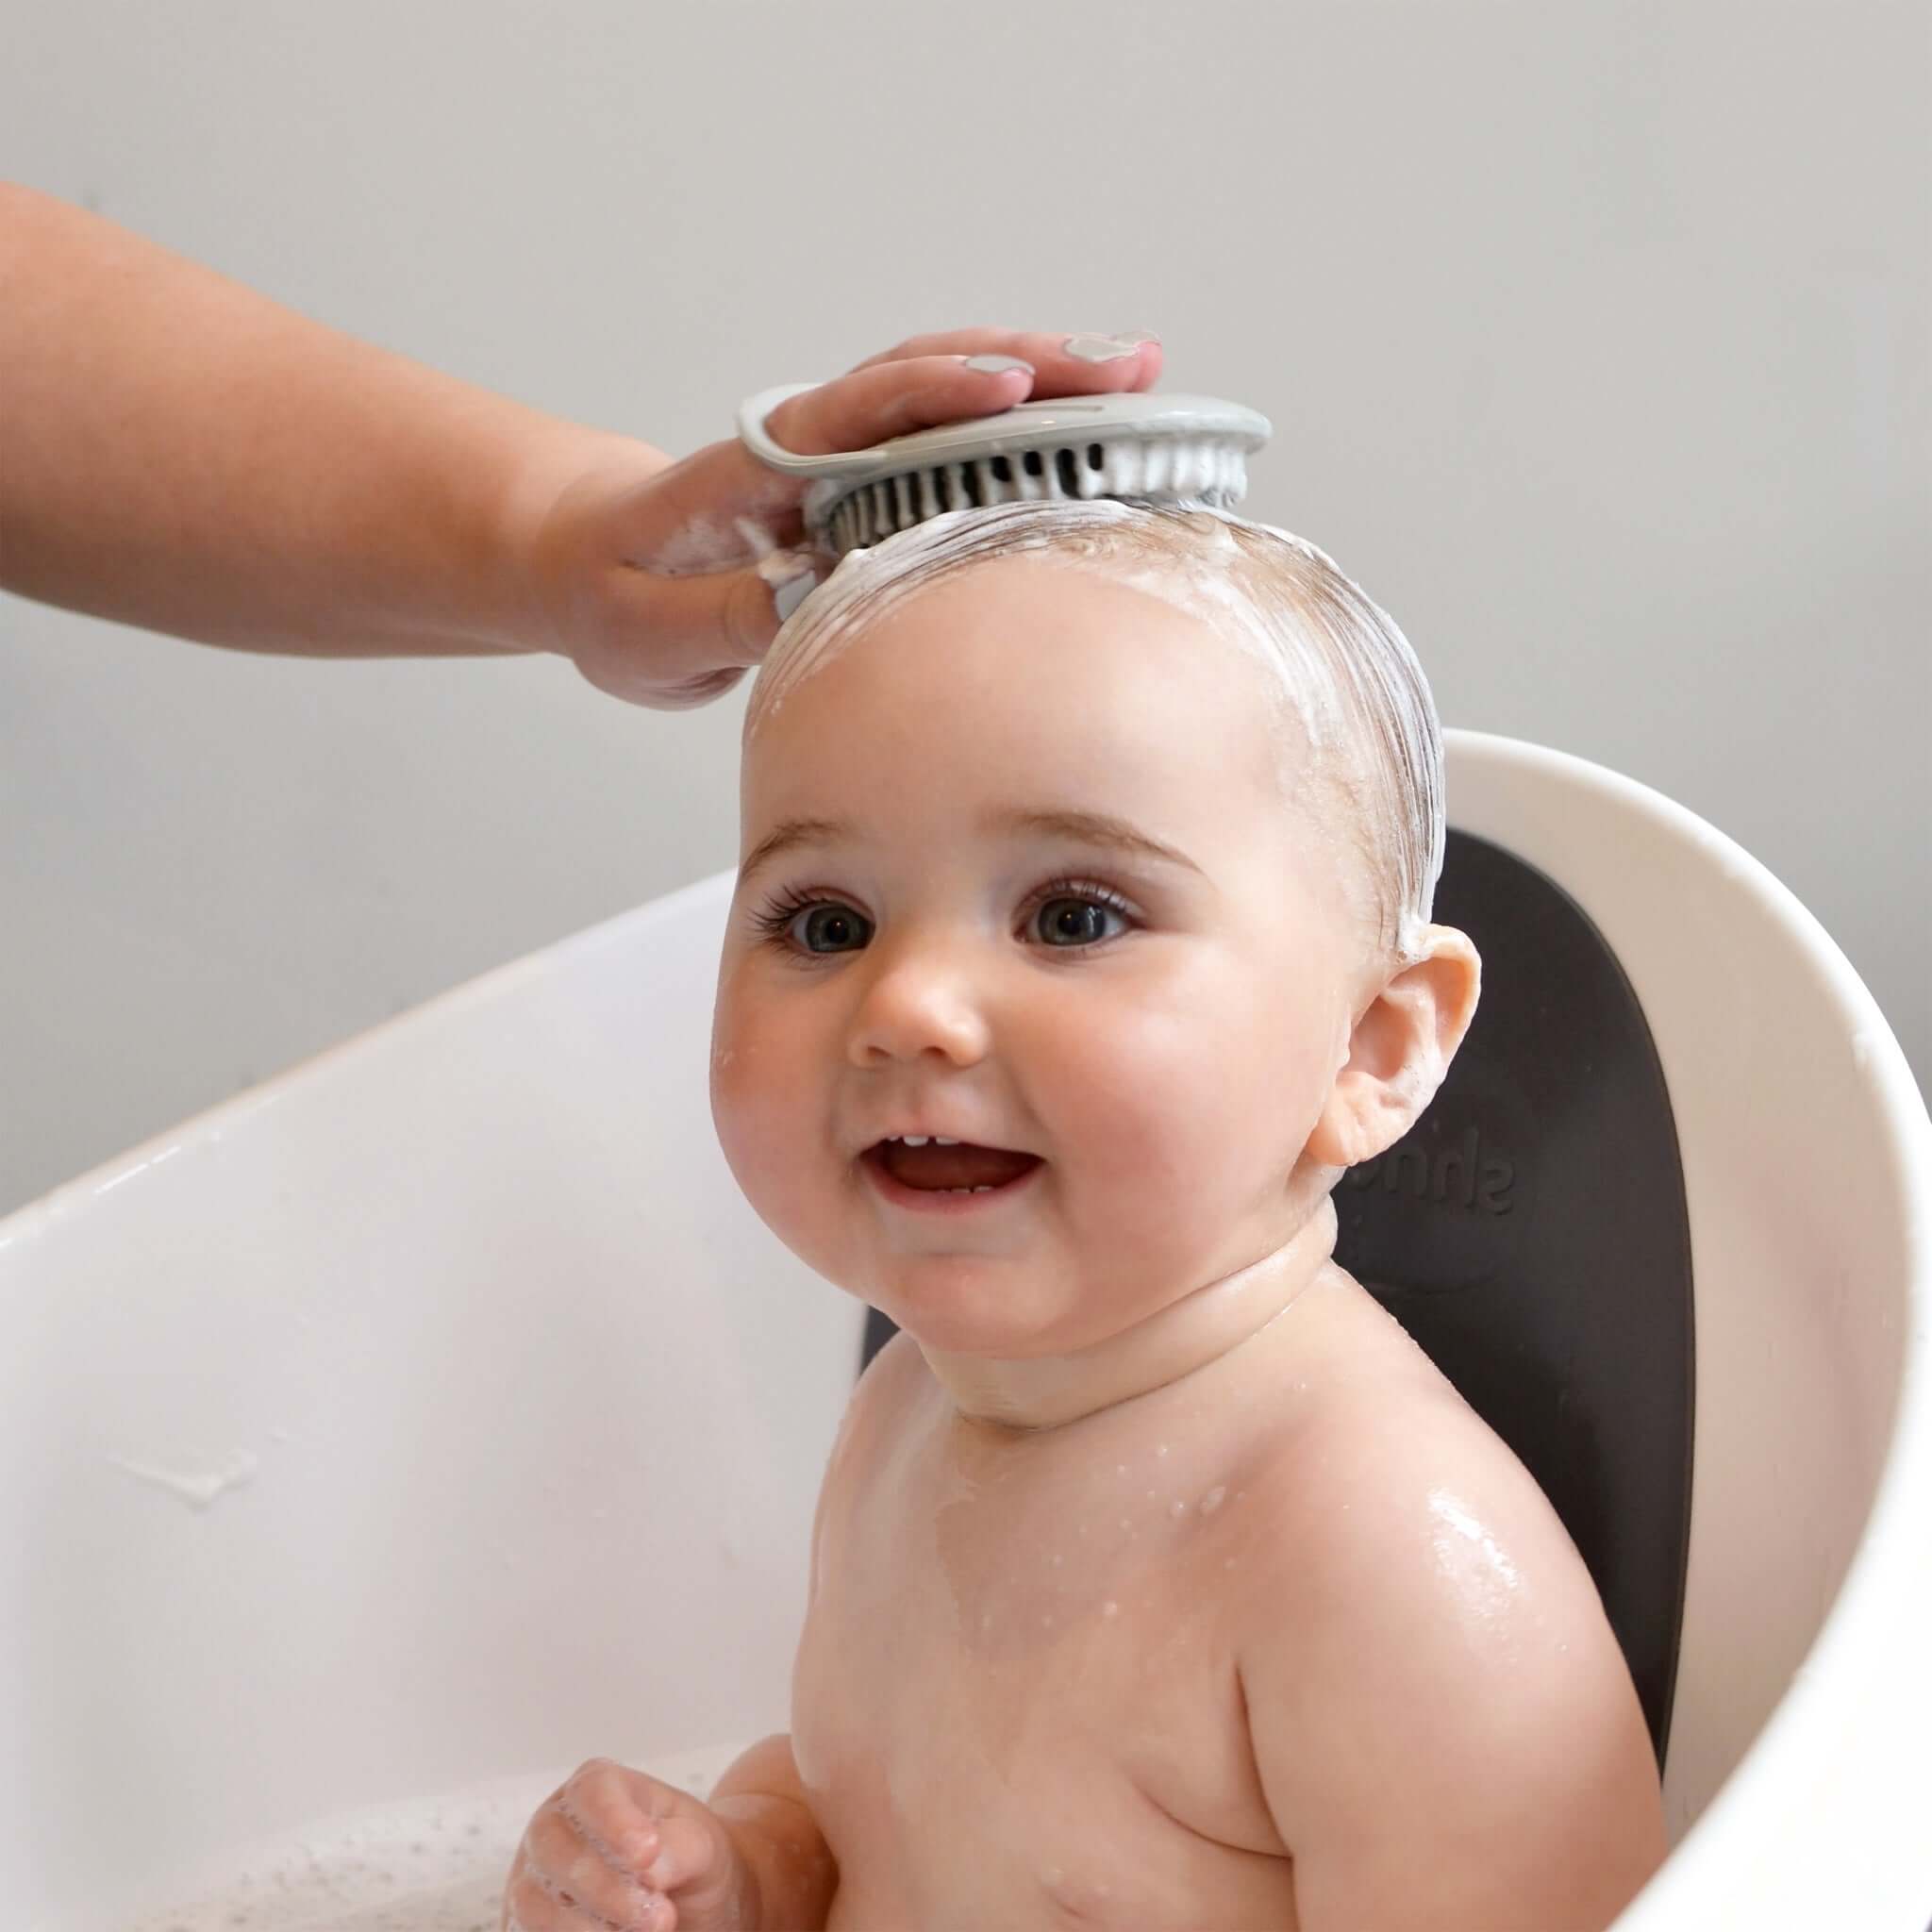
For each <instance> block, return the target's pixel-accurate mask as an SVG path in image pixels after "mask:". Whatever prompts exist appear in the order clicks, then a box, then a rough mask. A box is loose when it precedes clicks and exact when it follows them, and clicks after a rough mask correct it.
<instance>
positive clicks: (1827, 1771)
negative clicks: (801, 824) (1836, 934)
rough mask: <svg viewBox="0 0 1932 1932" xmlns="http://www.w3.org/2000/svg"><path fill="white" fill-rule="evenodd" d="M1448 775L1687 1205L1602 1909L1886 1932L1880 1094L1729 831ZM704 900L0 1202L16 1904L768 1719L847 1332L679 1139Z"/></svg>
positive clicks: (1529, 761)
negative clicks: (1626, 1054) (1652, 1612)
mask: <svg viewBox="0 0 1932 1932" xmlns="http://www.w3.org/2000/svg"><path fill="white" fill-rule="evenodd" d="M1450 756H1451V769H1450V803H1451V810H1452V817H1453V819H1454V822H1455V823H1456V824H1458V825H1459V826H1461V827H1463V828H1464V829H1466V830H1469V831H1472V832H1474V833H1477V834H1479V835H1481V836H1484V837H1487V838H1491V839H1493V840H1495V841H1497V842H1498V843H1501V844H1503V845H1505V846H1507V847H1508V848H1509V849H1510V850H1512V851H1514V852H1516V853H1517V854H1519V855H1520V856H1521V857H1523V858H1526V859H1528V860H1529V861H1530V862H1531V863H1532V864H1535V865H1538V866H1540V867H1541V868H1542V869H1543V870H1544V871H1546V872H1548V873H1549V874H1551V875H1552V876H1554V877H1555V878H1556V879H1557V880H1558V881H1559V882H1560V883H1561V884H1563V885H1564V886H1565V887H1567V888H1568V890H1569V891H1571V892H1572V893H1573V894H1574V896H1575V897H1576V899H1577V900H1578V901H1579V903H1580V904H1581V905H1582V906H1583V908H1584V909H1585V910H1586V911H1587V912H1588V913H1590V915H1591V917H1592V918H1593V919H1594V920H1595V921H1596V923H1597V924H1598V925H1599V926H1600V928H1601V929H1602V930H1603V932H1604V933H1605V935H1606V937H1607V940H1608V941H1609V942H1610V944H1611V946H1612V947H1613V948H1614V949H1615V950H1616V952H1617V953H1618V955H1619V957H1620V958H1622V960H1623V962H1624V968H1625V970H1626V972H1627V973H1628V974H1629V975H1630V978H1631V980H1632V982H1633V984H1634V986H1635V988H1636V990H1637V992H1638V994H1639V997H1640V999H1641V1001H1642V1003H1643V1005H1644V1008H1645V1011H1646V1013H1647V1015H1648V1017H1649V1020H1650V1023H1651V1025H1652V1028H1653V1031H1654V1033H1655V1036H1656V1039H1657V1048H1658V1052H1659V1055H1660V1057H1661V1058H1662V1061H1663V1066H1664V1072H1665V1075H1666V1078H1667V1079H1668V1081H1669V1083H1670V1088H1671V1095H1672V1100H1673V1103H1674V1108H1675V1109H1676V1115H1677V1126H1678V1132H1679V1136H1680V1140H1681V1143H1682V1150H1683V1156H1684V1162H1685V1170H1686V1174H1687V1181H1688V1187H1689V1193H1690V1207H1691V1234H1692V1241H1693V1244H1694V1250H1695V1264H1696V1271H1697V1274H1696V1293H1697V1347H1698V1410H1697V1426H1698V1436H1697V1469H1696V1480H1695V1490H1694V1500H1693V1509H1692V1523H1691V1579H1690V1603H1689V1607H1688V1610H1687V1619H1686V1629H1685V1638H1684V1651H1683V1662H1682V1668H1681V1671H1680V1674H1679V1679H1678V1691H1677V1709H1676V1716H1675V1722H1674V1731H1673V1737H1672V1754H1671V1763H1670V1772H1669V1777H1668V1780H1667V1798H1668V1800H1669V1804H1670V1808H1671V1814H1672V1819H1673V1826H1674V1831H1676V1832H1678V1833H1680V1834H1684V1836H1683V1838H1682V1842H1681V1844H1680V1845H1679V1847H1678V1849H1677V1850H1676V1851H1675V1852H1674V1854H1673V1856H1672V1857H1671V1859H1670V1861H1669V1863H1668V1864H1667V1865H1666V1867H1665V1869H1664V1871H1663V1872H1662V1873H1661V1874H1659V1875H1658V1877H1657V1880H1656V1881H1655V1882H1654V1883H1653V1885H1652V1886H1651V1887H1650V1889H1649V1890H1647V1891H1646V1892H1645V1893H1644V1895H1643V1897H1642V1898H1641V1899H1640V1900H1639V1901H1638V1902H1637V1904H1636V1905H1635V1906H1634V1907H1632V1909H1631V1911H1630V1912H1629V1913H1628V1914H1626V1916H1625V1918H1624V1920H1623V1921H1622V1922H1620V1923H1621V1925H1622V1927H1623V1928H1624V1932H1659V1928H1663V1927H1670V1928H1672V1932H1692V1928H1695V1932H1705V1928H1709V1927H1724V1926H1733V1925H1736V1926H1740V1927H1741V1926H1749V1927H1751V1928H1752V1932H1765V1928H1774V1932H1775V1928H1790V1932H1798V1928H1801V1927H1802V1928H1804V1932H1815V1928H1818V1927H1826V1926H1828V1927H1832V1928H1839V1927H1845V1928H1857V1932H1864V1928H1872V1932H1890V1928H1897V1932H1922V1928H1923V1927H1924V1924H1925V1922H1926V1919H1927V1917H1928V1915H1932V1831H1928V1828H1927V1820H1928V1817H1932V1799H1928V1791H1927V1778H1926V1774H1925V1771H1924V1765H1925V1762H1926V1756H1927V1746H1926V1740H1927V1738H1928V1736H1932V1662H1928V1653H1927V1647H1926V1645H1925V1642H1924V1635H1923V1633H1924V1630H1925V1629H1926V1628H1927V1627H1932V1375H1928V1373H1927V1358H1928V1349H1932V1339H1928V1321H1927V1309H1928V1305H1932V1258H1928V1257H1932V1231H1928V1225H1927V1222H1928V1197H1927V1191H1928V1186H1932V1179H1928V1176H1932V1129H1928V1127H1927V1123H1926V1118H1925V1112H1924V1106H1923V1104H1922V1103H1921V1101H1920V1099H1919V1097H1918V1094H1917V1091H1916V1090H1915V1088H1914V1087H1913V1084H1912V1081H1911V1078H1910V1075H1909V1074H1908V1072H1907V1069H1906V1066H1905V1062H1904V1059H1903V1057H1902V1056H1901V1055H1900V1053H1899V1051H1898V1048H1897V1045H1896V1042H1895V1041H1893V1040H1892V1037H1891V1035H1890V1030H1889V1029H1888V1028H1887V1027H1886V1025H1885V1023H1884V1021H1883V1020H1882V1019H1881V1018H1880V1017H1879V1015H1878V1013H1877V1012H1876V1010H1875V1008H1874V1007H1873V1005H1872V1002H1871V1000H1870V997H1869V995H1867V993H1866V992H1865V990H1864V988H1863V987H1862V986H1861V985H1860V984H1859V982H1858V980H1857V977H1856V976H1855V975H1854V974H1853V973H1852V972H1851V970H1850V968H1849V966H1848V965H1847V964H1846V963H1845V961H1844V959H1843V958H1842V957H1841V956H1840V954H1839V953H1838V951H1837V949H1836V948H1835V947H1834V946H1833V945H1832V944H1831V942H1830V941H1829V940H1828V939H1827V938H1826V937H1825V936H1824V933H1823V932H1822V930H1821V929H1820V928H1819V927H1818V926H1817V924H1816V923H1815V922H1813V921H1812V920H1811V919H1810V918H1809V916H1808V915H1807V913H1806V912H1805V911H1804V910H1803V908H1801V907H1799V906H1798V905H1797V904H1796V902H1795V901H1793V900H1792V899H1791V898H1790V894H1789V893H1787V892H1786V891H1784V890H1783V888H1782V887H1780V886H1779V885H1778V884H1777V883H1776V881H1775V880H1774V879H1773V878H1772V877H1771V876H1770V875H1769V874H1766V873H1765V872H1764V871H1763V869H1762V868H1761V867H1758V866H1757V865H1756V864H1755V862H1754V861H1752V860H1751V859H1749V858H1747V857H1746V856H1745V855H1744V854H1742V853H1741V852H1740V850H1739V849H1738V848H1737V847H1736V846H1735V845H1733V844H1731V843H1730V842H1729V841H1726V840H1724V839H1723V838H1721V837H1720V836H1719V835H1718V834H1716V833H1715V832H1713V831H1712V830H1711V829H1710V828H1709V827H1708V826H1707V825H1705V824H1703V823H1702V822H1701V821H1699V820H1697V819H1695V818H1693V817H1692V816H1691V815H1690V814H1689V813H1687V812H1684V811H1682V810H1680V809H1679V808H1676V807H1674V806H1673V805H1671V804H1670V803H1669V802H1668V801H1666V800H1663V799H1661V798H1659V797H1657V794H1655V793H1653V792H1650V791H1645V790H1644V789H1643V788H1641V787H1640V786H1636V785H1633V784H1630V783H1628V782H1627V781H1625V780H1623V779H1620V778H1617V777H1616V776H1614V775H1613V774H1608V773H1606V772H1603V771H1601V770H1599V769H1597V768H1595V767H1592V766H1590V765H1586V764H1584V763H1582V762H1580V761H1579V760H1576V759H1572V758H1563V757H1560V756H1558V755H1557V754H1553V753H1549V752H1543V751H1540V750H1537V749H1535V748H1534V747H1530V746H1525V745H1520V744H1514V743H1511V742H1509V741H1504V740H1498V739H1489V738H1482V737H1478V736H1474V735H1471V734H1461V733H1452V734H1451V753H1450ZM728 891H729V879H728V877H727V876H724V875H721V876H719V877H716V878H713V879H708V880H706V881H704V882H702V883H701V884H699V885H696V886H693V887H691V888H690V889H688V890H687V891H683V892H679V893H675V894H673V895H672V896H670V897H669V898H667V899H664V900H661V901H658V902H656V903H654V904H652V905H650V906H646V907H643V908H640V909H639V910H638V911H636V912H634V913H631V914H628V915H626V916H625V917H624V918H622V919H619V920H616V921H613V922H611V923H610V924H607V925H604V926H601V927H598V928H595V929H594V930H592V931H591V932H588V933H585V934H582V935H579V936H578V937H577V938H575V939H574V940H571V941H567V942H565V943H563V944H561V945H558V946H556V947H553V948H551V949H550V950H548V951H547V952H545V953H542V954H540V955H537V956H535V957H533V958H529V959H526V960H524V961H522V962H520V963H518V964H516V965H514V966H510V967H507V968H505V969H503V970H502V971H500V972H497V973H494V974H490V975H488V976H486V977H485V978H483V979H481V980H478V981H476V982H474V983H473V984H471V985H469V986H467V987H463V988H460V989H458V991H455V992H452V993H450V994H447V995H445V996H444V997H443V998H441V999H440V1000H438V1001H435V1002H433V1003H431V1004H430V1005H429V1006H427V1007H425V1008H422V1009H420V1010H418V1011H417V1012H414V1013H411V1014H408V1015H406V1016H405V1017H403V1018H402V1019H400V1020H397V1021H395V1022H392V1023H391V1024H389V1025H387V1026H385V1027H382V1028H380V1029H378V1030H377V1031H375V1033H372V1034H370V1035H367V1036H365V1037H363V1038H362V1039H359V1040H357V1041H350V1042H349V1043H347V1044H346V1045H344V1046H342V1047H341V1048H338V1049H337V1050H336V1051H334V1052H332V1053H330V1054H327V1055H325V1056H324V1057H322V1058H320V1059H317V1060H314V1061H311V1062H309V1063H308V1064H307V1065H306V1066H303V1067H299V1068H296V1069H295V1070H293V1071H292V1072H291V1073H289V1074H285V1075H283V1076H282V1077H280V1078H279V1079H276V1080H275V1081H273V1082H271V1083H269V1084H268V1085H267V1086H265V1087H263V1088H260V1089H258V1090H256V1091H254V1092H252V1093H250V1094H247V1095H244V1096H242V1098H240V1099H238V1100H236V1101H234V1102H232V1103H230V1104H229V1105H227V1106H225V1107H224V1108H219V1109H217V1110H216V1111H214V1112H212V1113H210V1114H208V1115H205V1116H203V1117H201V1118H200V1119H198V1120H196V1121H193V1122H191V1123H189V1124H186V1125H185V1126H183V1127H182V1128H180V1129H179V1130H177V1131H176V1132H175V1133H172V1134H169V1135H166V1136H163V1137H161V1138H160V1139H158V1140H157V1141H153V1142H151V1143H149V1145H147V1146H146V1147H144V1148H142V1149H139V1150H137V1151H136V1152H135V1153H133V1154H130V1155H129V1156H127V1157H126V1158H124V1159H123V1160H120V1161H117V1162H114V1163H111V1164H110V1165H109V1166H108V1167H106V1168H104V1169H102V1170H100V1171H99V1172H97V1173H95V1174H91V1175H88V1176H86V1177H84V1178H83V1179H81V1180H79V1181H76V1182H75V1183H73V1184H72V1185H70V1186H69V1187H67V1188H64V1189H61V1190H59V1191H57V1192H56V1193H54V1194H53V1195H50V1196H49V1197H47V1198H46V1199H45V1200H44V1201H42V1202H41V1203H39V1204H37V1205H35V1206H34V1207H31V1208H26V1209H25V1210H23V1211H22V1212H21V1213H20V1214H18V1215H16V1216H14V1217H13V1218H12V1219H11V1220H9V1221H6V1222H4V1223H0V1310H4V1319H5V1323H6V1330H7V1336H8V1345H7V1347H6V1349H5V1350H4V1351H0V1472H4V1473H0V1580H4V1590H5V1596H4V1602H5V1604H6V1607H7V1608H6V1616H5V1623H4V1626H0V1629H4V1637H0V1876H4V1878H5V1880H6V1885H7V1890H6V1894H5V1896H6V1900H7V1909H8V1918H9V1921H10V1922H11V1923H18V1924H26V1925H29V1926H31V1925H36V1924H41V1923H42V1922H45V1923H48V1924H51V1923H52V1922H53V1919H54V1915H55V1914H56V1912H57V1910H58V1912H59V1913H60V1914H61V1916H62V1917H63V1918H65V1917H66V1916H68V1915H69V1914H79V1913H82V1912H83V1911H85V1912H86V1913H88V1914H89V1915H92V1914H93V1913H95V1912H97V1911H98V1910H100V1909H101V1908H103V1907H108V1906H110V1905H111V1904H112V1902H113V1899H114V1898H115V1897H116V1896H117V1895H120V1894H122V1893H124V1892H126V1893H132V1892H133V1891H136V1890H141V1889H142V1888H144V1887H147V1886H149V1885H151V1884H152V1883H153V1882H154V1881H155V1880H156V1879H157V1878H158V1875H159V1874H162V1873H164V1872H165V1871H167V1870H170V1869H172V1868H175V1867H176V1866H178V1865H181V1864H184V1863H188V1862H192V1861H194V1860H197V1859H201V1858H205V1857H208V1855H210V1854H212V1853H215V1852H216V1851H218V1850H219V1849H220V1848H222V1847H224V1846H225V1845H229V1844H234V1843H238V1842H242V1841H244V1840H254V1839H258V1838H261V1837H264V1836H267V1835H270V1834H273V1833H276V1832H281V1831H287V1830H290V1829H292V1828H295V1827H298V1826H300V1825H302V1824H304V1823H305V1822H306V1821H308V1820H311V1819H316V1818H321V1817H324V1816H325V1815H327V1814H330V1813H335V1812H341V1811H343V1810H345V1809H354V1808H357V1807H367V1806H370V1805H375V1804H380V1803H383V1802H386V1801H388V1800H391V1799H398V1800H400V1799H408V1798H412V1797H415V1796H418V1795H420V1794H423V1793H427V1792H434V1791H439V1790H453V1789H457V1788H458V1787H464V1786H469V1785H474V1784H475V1783H476V1782H478V1781H480V1780H484V1779H489V1778H493V1777H500V1776H507V1775H512V1774H519V1773H523V1772H525V1771H528V1770H531V1769H533V1768H536V1767H541V1766H547V1765H554V1764H557V1763H561V1762H569V1761H572V1760H573V1759H575V1758H576V1757H583V1756H586V1755H589V1754H590V1753H591V1752H592V1751H596V1750H604V1749H608V1750H611V1751H614V1752H617V1753H620V1754H624V1755H627V1756H630V1757H633V1758H634V1759H641V1758H645V1757H657V1756H662V1755H664V1754H668V1753H675V1752H676V1751H678V1750H683V1749H687V1748H691V1747H693V1746H703V1745H708V1744H712V1743H715V1742H716V1741H717V1740H721V1739H729V1738H733V1737H742V1738H745V1739H749V1738H751V1737H753V1736H756V1735H758V1733H759V1732H760V1731H761V1730H763V1729H764V1728H767V1727H770V1726H772V1725H774V1724H779V1723H781V1722H782V1719H783V1710H784V1695H785V1676H786V1670H787V1665H788V1663H789V1658H790V1651H791V1640H792V1636H793V1632H794V1630H795V1625H796V1621H797V1616H798V1611H799V1607H800V1602H801V1598H802V1590H803V1576H804V1565H805V1557H806V1548H807V1537H808V1526H809V1517H810V1507H811V1499H812V1496H813V1493H814V1491H815V1488H816V1484H817V1478H818V1473H819V1468H820V1465H821V1462H822V1460H823V1457H824V1452H825V1450H826V1448H827V1446H828V1444H829V1442H830V1439H831V1434H832V1430H833V1427H834V1425H835V1422H836V1418H837V1415H838V1412H839V1409H840V1407H841V1404H842V1402H843V1399H844V1395H845V1392H846V1390H847V1389H848V1387H849V1384H850V1380H851V1374H852V1371H853V1368H854V1366H855V1364H856V1362H857V1358H858V1335H859V1326H860V1323H859V1310H858V1307H856V1305H854V1304H852V1303H851V1302H849V1301H848V1300H846V1299H845V1298H844V1297H842V1296H840V1295H838V1294H836V1293H835V1292H834V1291H831V1290H830V1289H828V1288H827V1287H825V1286H824V1284H823V1283H821V1282H818V1281H817V1280H816V1279H814V1278H813V1277H812V1276H811V1275H809V1274H808V1273H807V1272H806V1271H805V1270H803V1269H802V1268H801V1267H800V1266H799V1264H798V1263H796V1262H795V1261H793V1260H792V1259H791V1257H790V1256H789V1255H787V1254H786V1252H785V1251H784V1250H783V1249H782V1248H781V1247H779V1246H778V1244H777V1243H776V1242H775V1241H774V1240H773V1239H772V1238H771V1237H770V1236H769V1235H768V1234H766V1232H765V1231H764V1230H763V1228H762V1227H760V1226H759V1224H758V1222H757V1221H756V1219H755V1218H754V1217H753V1216H752V1214H751V1213H750V1210H749V1209H748V1208H746V1207H745V1206H744V1205H743V1203H742V1201H741V1198H740V1197H739V1195H738V1193H737V1191H736V1189H735V1187H734V1186H733V1184H732V1182H731V1179H730V1176H729V1174H728V1172H727V1171H726V1169H725V1168H724V1162H723V1160H722V1158H721V1157H720V1156H719V1155H718V1153H717V1151H716V1148H715V1144H714V1142H713V1139H712V1135H711V1130H710V1125H709V1121H708V1114H707V1108H706V1101H705V1056H706V1045H707V1039H708V1012H709V1003H710V995H711V987H712V980H713V975H714V971H715V958H716V946H717V941H718V937H719V932H720V927H721V923H722V917H723V912H724V904H725V900H726V897H727V895H728ZM1848 1566H1849V1567H1848ZM1821 1621H1823V1624H1824V1629H1823V1634H1822V1636H1821V1635H1820V1634H1819V1632H1820V1624H1821Z"/></svg>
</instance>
